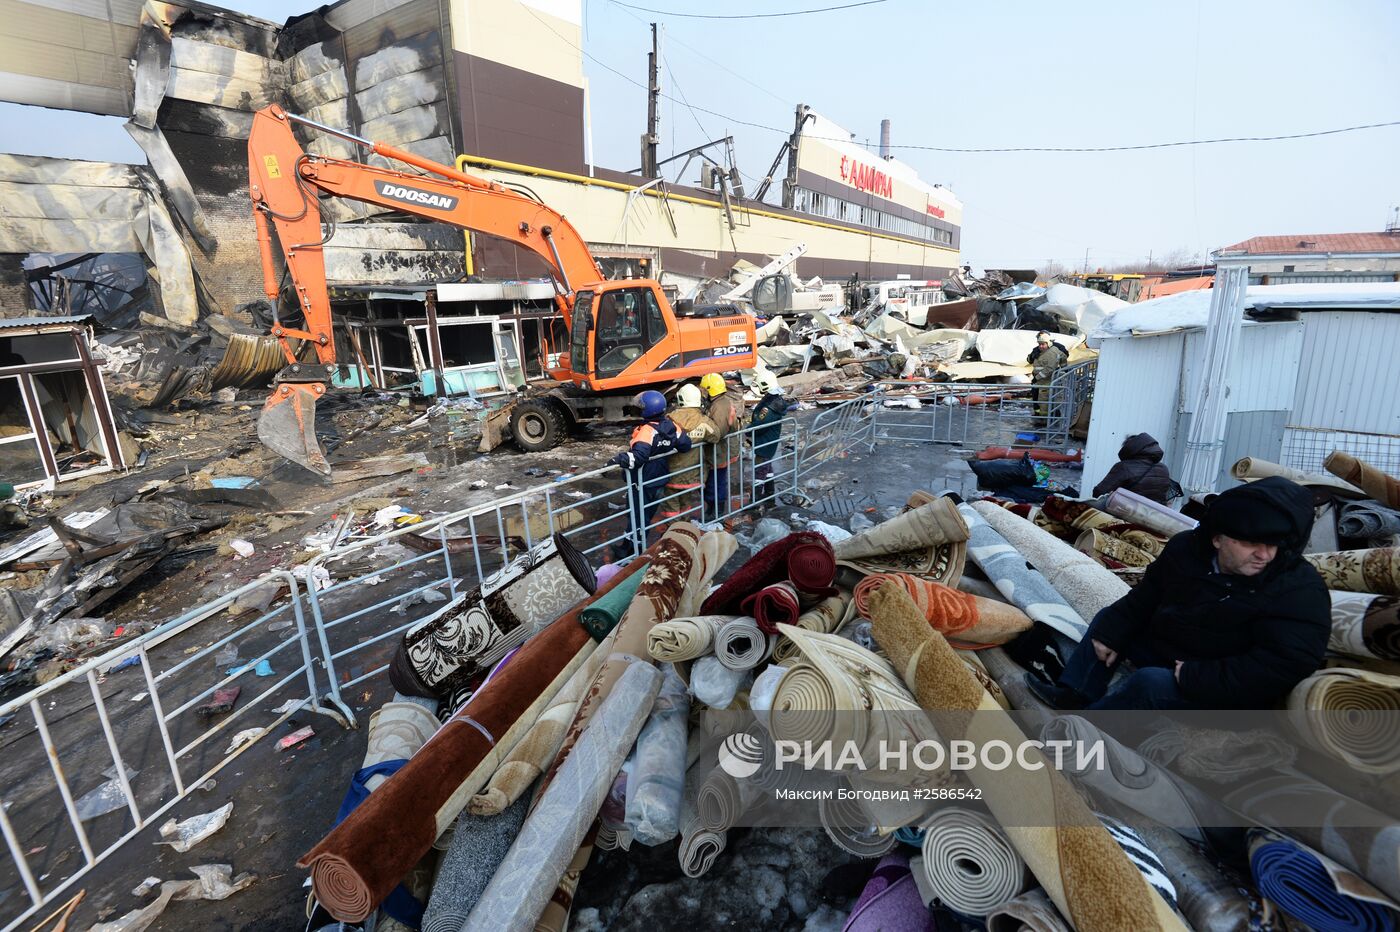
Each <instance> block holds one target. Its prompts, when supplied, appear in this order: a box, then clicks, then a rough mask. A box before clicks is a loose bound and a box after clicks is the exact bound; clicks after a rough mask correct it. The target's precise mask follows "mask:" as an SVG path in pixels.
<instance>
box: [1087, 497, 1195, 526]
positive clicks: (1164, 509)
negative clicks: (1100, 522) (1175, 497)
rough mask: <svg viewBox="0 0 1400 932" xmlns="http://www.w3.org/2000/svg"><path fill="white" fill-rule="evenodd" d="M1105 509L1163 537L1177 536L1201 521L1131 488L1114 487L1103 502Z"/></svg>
mask: <svg viewBox="0 0 1400 932" xmlns="http://www.w3.org/2000/svg"><path fill="white" fill-rule="evenodd" d="M1103 510H1104V511H1106V512H1108V513H1109V514H1111V515H1117V516H1118V517H1120V518H1122V519H1123V520H1124V521H1131V522H1132V523H1133V524H1136V525H1139V526H1141V527H1145V528H1147V529H1148V530H1149V531H1154V532H1156V533H1158V534H1161V535H1162V536H1163V537H1175V536H1176V535H1177V534H1180V533H1181V532H1182V531H1190V530H1193V529H1194V528H1195V527H1196V525H1197V524H1198V523H1199V522H1197V521H1196V519H1195V518H1188V517H1187V516H1186V515H1184V514H1182V513H1181V512H1179V511H1177V510H1176V509H1174V508H1171V507H1169V506H1167V505H1163V504H1162V503H1161V502H1155V501H1153V500H1152V499H1150V498H1147V497H1146V496H1144V495H1139V494H1137V493H1136V492H1133V491H1131V490H1129V489H1114V490H1113V491H1112V492H1111V493H1110V494H1109V496H1108V500H1107V501H1105V502H1104V503H1103Z"/></svg>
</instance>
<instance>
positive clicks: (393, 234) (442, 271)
mask: <svg viewBox="0 0 1400 932" xmlns="http://www.w3.org/2000/svg"><path fill="white" fill-rule="evenodd" d="M322 255H323V256H324V257H325V263H326V280H327V282H329V283H332V284H392V283H404V282H440V281H456V280H458V279H460V278H462V277H463V275H464V274H465V271H466V263H465V256H464V251H463V236H462V232H461V231H460V230H457V229H454V228H452V227H448V226H443V225H441V224H436V223H359V224H347V225H345V226H339V227H337V228H336V231H335V236H334V237H332V238H331V241H330V242H329V243H327V244H326V246H325V248H324V249H322Z"/></svg>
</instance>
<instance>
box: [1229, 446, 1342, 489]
mask: <svg viewBox="0 0 1400 932" xmlns="http://www.w3.org/2000/svg"><path fill="white" fill-rule="evenodd" d="M1333 455H1334V456H1335V455H1336V454H1333ZM1342 455H1343V456H1345V455H1346V454H1342ZM1330 471H1331V472H1332V473H1333V475H1332V476H1328V475H1324V474H1322V473H1315V472H1304V471H1303V470H1301V469H1294V468H1293V467H1291V466H1283V465H1280V464H1279V463H1271V462H1269V461H1268V460H1261V459H1259V458H1258V457H1253V456H1246V457H1244V458H1243V459H1241V460H1239V461H1238V462H1236V463H1235V465H1233V466H1231V467H1230V475H1232V476H1234V477H1235V478H1236V479H1267V478H1268V477H1269V476H1282V477H1283V478H1285V479H1288V480H1290V481H1292V482H1296V483H1298V484H1299V485H1302V486H1317V487H1320V488H1324V489H1333V490H1335V491H1338V492H1342V493H1344V494H1348V495H1360V494H1361V490H1360V489H1359V488H1357V487H1356V486H1355V485H1353V484H1352V483H1350V482H1348V481H1343V480H1340V479H1338V478H1334V477H1335V476H1336V471H1335V470H1330Z"/></svg>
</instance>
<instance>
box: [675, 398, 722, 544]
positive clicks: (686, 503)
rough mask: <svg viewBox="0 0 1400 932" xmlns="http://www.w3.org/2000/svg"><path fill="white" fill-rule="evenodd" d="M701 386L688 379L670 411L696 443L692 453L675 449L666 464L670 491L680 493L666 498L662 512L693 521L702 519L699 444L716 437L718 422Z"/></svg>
mask: <svg viewBox="0 0 1400 932" xmlns="http://www.w3.org/2000/svg"><path fill="white" fill-rule="evenodd" d="M703 404H704V402H703V400H702V397H701V391H700V387H699V386H697V385H696V384H694V383H693V382H687V383H686V384H684V385H682V386H681V387H680V391H678V392H676V409H675V410H674V411H672V412H671V420H673V421H675V422H676V426H677V427H679V428H680V429H681V430H682V431H684V432H685V433H686V434H687V435H688V436H689V437H690V440H691V442H692V443H693V444H694V446H692V447H691V449H690V452H689V453H676V454H673V455H672V456H671V459H670V461H669V462H668V463H667V464H666V466H667V468H668V469H669V470H670V471H671V474H670V475H669V476H667V477H666V491H667V493H668V495H672V494H675V493H677V492H679V493H681V494H680V495H678V496H677V497H676V498H674V499H670V500H669V501H667V503H666V504H667V505H668V506H669V507H668V508H666V509H664V510H663V512H662V514H663V515H664V516H666V517H671V518H675V517H681V518H685V519H687V520H690V521H700V520H702V518H701V514H700V488H701V482H700V452H701V451H700V445H701V444H702V443H708V442H711V441H713V440H714V439H715V433H716V432H715V424H714V421H711V420H710V419H709V418H708V417H706V416H705V411H704V409H703V407H702V406H703Z"/></svg>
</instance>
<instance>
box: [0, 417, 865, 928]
mask: <svg viewBox="0 0 1400 932" xmlns="http://www.w3.org/2000/svg"><path fill="white" fill-rule="evenodd" d="M879 401H880V396H879V395H875V394H872V395H869V396H865V397H862V398H858V399H853V400H851V401H848V402H844V403H843V404H841V405H839V406H837V407H834V408H831V409H827V410H823V411H820V412H818V413H816V414H815V415H813V416H811V417H810V418H808V419H805V420H804V421H799V420H797V419H796V418H793V417H785V418H783V419H781V420H780V421H775V422H774V423H772V424H767V425H762V426H759V427H748V428H745V429H744V430H741V431H737V432H735V433H733V434H731V435H730V436H729V437H728V438H726V440H725V441H722V442H720V443H717V444H706V445H703V446H701V448H700V451H699V453H700V455H699V456H698V457H696V458H695V460H694V462H682V464H681V465H680V466H679V467H678V468H672V469H671V470H670V471H669V472H668V473H666V474H665V475H663V476H660V477H656V478H655V479H654V480H653V481H652V482H649V483H645V484H643V483H641V482H640V481H639V480H638V479H637V478H636V477H629V476H628V474H627V473H625V472H624V471H623V470H621V469H620V468H619V467H613V466H607V467H603V468H601V469H594V470H590V471H588V472H584V473H580V474H577V475H573V476H570V477H568V478H567V479H565V480H563V481H559V482H554V483H546V484H543V485H540V486H537V487H535V488H532V489H527V490H524V491H521V492H518V493H516V494H513V495H511V496H508V497H506V498H502V499H498V500H495V501H492V502H490V503H487V504H483V505H477V506H473V507H469V508H465V509H462V510H460V511H457V512H453V513H452V514H449V515H444V516H441V517H437V518H434V519H432V520H430V521H426V522H423V523H420V524H416V525H412V526H409V527H406V528H400V529H397V530H393V531H389V532H387V533H384V534H381V535H379V536H377V537H374V538H371V539H369V540H364V541H358V542H355V543H352V544H349V545H347V546H341V547H338V548H336V549H335V550H332V551H331V552H329V553H325V554H321V555H319V556H317V557H315V558H314V559H312V560H310V561H309V562H308V563H306V564H304V565H303V566H301V567H298V568H297V571H296V572H295V573H292V572H288V571H286V570H278V571H276V572H272V573H269V574H267V575H265V576H262V577H260V578H258V579H256V580H253V581H252V582H249V583H248V584H247V585H244V586H242V587H240V588H238V589H236V590H234V591H232V592H229V593H227V594H225V595H223V596H221V597H219V598H218V599H215V600H214V601H211V602H208V603H206V604H204V605H201V606H199V607H197V608H193V609H191V610H189V611H187V612H185V613H184V614H182V615H180V616H179V617H177V618H174V619H172V620H170V621H169V622H166V623H164V624H162V625H161V626H159V627H158V628H156V629H155V630H153V631H150V632H148V633H147V634H144V635H142V636H141V637H139V638H136V639H135V640H133V641H130V642H128V643H127V644H124V645H122V646H121V647H119V648H116V649H115V650H113V651H110V652H108V653H106V654H103V655H102V656H100V657H97V658H94V659H92V660H89V661H86V662H85V663H83V664H81V665H80V666H78V667H77V668H75V669H73V670H70V671H68V672H66V673H64V674H62V675H61V676H58V677H56V678H54V679H52V680H50V681H48V682H46V683H44V684H43V685H41V686H39V687H37V688H36V689H33V690H31V691H29V692H28V693H26V694H25V695H23V696H19V697H17V698H15V699H12V700H10V701H9V702H6V703H4V704H3V705H0V721H4V717H5V716H11V715H13V716H15V717H16V718H15V720H14V721H12V722H11V723H10V728H8V729H6V733H5V737H6V738H8V741H7V742H6V743H5V744H0V748H4V747H9V748H11V753H10V754H8V755H5V756H4V757H3V758H0V788H3V789H0V796H3V799H0V834H3V835H4V839H5V846H6V848H7V850H8V851H9V854H10V860H11V863H12V864H13V867H14V870H13V873H12V874H9V875H7V874H5V873H3V872H0V922H4V923H5V925H4V926H3V929H0V932H11V930H14V929H16V928H17V927H18V926H19V925H20V924H21V923H23V922H24V921H25V920H27V919H31V918H32V917H33V916H34V915H36V913H37V912H38V911H39V910H40V909H42V908H43V907H44V906H46V905H49V904H52V903H54V902H55V901H56V900H57V899H58V898H59V897H60V896H62V895H63V894H64V893H65V892H66V891H68V890H70V889H71V888H72V887H73V885H74V884H75V883H77V881H78V880H79V879H81V878H82V877H83V876H84V875H86V874H87V873H88V872H89V871H91V870H92V869H93V868H94V867H95V866H97V865H98V864H99V863H101V862H102V861H103V860H104V859H106V858H108V857H110V856H111V855H112V854H113V853H115V852H116V851H118V850H120V849H121V847H122V846H123V845H125V844H126V843H127V842H128V841H130V840H131V839H132V838H134V837H135V836H136V835H137V834H139V833H140V832H141V831H143V830H144V829H146V828H148V827H150V826H151V825H152V824H153V823H155V822H156V821H157V820H158V819H161V818H162V817H164V816H165V815H166V814H167V813H169V812H170V810H171V809H172V808H173V807H174V806H175V805H176V804H178V803H179V802H180V801H181V800H183V799H185V798H186V797H188V796H189V795H190V794H191V793H192V792H194V791H195V790H196V789H197V788H199V787H200V786H201V785H203V784H204V783H205V782H206V781H207V780H209V779H210V778H211V777H212V776H214V775H215V774H217V773H218V772H219V771H220V770H222V769H223V768H224V767H227V766H228V764H229V763H231V762H232V761H233V760H235V759H237V758H238V757H240V756H241V755H243V754H245V753H246V752H247V751H249V749H251V748H253V747H255V746H258V745H260V744H262V743H264V742H263V741H262V739H263V738H265V737H267V736H268V735H270V734H272V733H273V730H274V728H275V727H276V726H277V725H279V724H281V723H282V722H284V721H286V720H287V718H288V717H290V716H291V715H293V714H294V713H295V712H297V711H298V710H300V709H304V708H305V709H310V710H312V711H316V712H319V713H322V714H326V715H330V716H332V717H334V718H335V719H336V720H337V721H339V722H340V723H341V724H343V725H345V726H346V727H356V725H357V722H356V717H355V714H354V710H353V708H352V707H351V705H350V703H348V702H346V701H345V700H344V699H343V698H342V692H343V691H345V690H347V689H349V688H350V687H352V686H355V685H356V684H359V683H362V682H364V681H366V680H368V679H370V678H371V677H374V676H376V675H378V674H380V673H381V672H383V671H384V670H385V668H386V666H387V664H388V662H389V660H390V659H391V657H392V653H393V650H394V648H395V647H396V646H397V643H398V640H399V636H400V635H402V634H403V633H404V632H405V631H407V630H408V629H409V628H412V627H413V626H415V625H417V624H419V623H421V622H422V620H423V619H424V618H425V617H427V616H428V615H431V614H433V613H435V612H437V611H441V610H443V609H451V608H452V607H453V606H454V604H456V603H459V602H460V601H463V600H465V599H466V597H467V596H468V595H469V592H470V590H471V588H472V587H473V586H474V585H476V583H477V582H478V581H480V580H481V579H482V578H484V577H485V576H487V575H489V574H490V573H492V572H494V571H496V570H498V569H500V568H501V567H503V566H505V565H506V564H507V563H508V562H510V561H511V560H513V559H514V558H516V557H518V556H520V555H521V554H523V553H525V552H526V551H528V550H529V549H530V548H532V547H534V546H535V545H537V544H539V543H540V542H542V541H544V540H546V539H548V538H549V536H550V535H552V534H554V533H556V532H559V533H562V534H563V535H564V536H565V537H566V538H567V539H568V540H569V541H570V543H572V544H574V545H575V546H577V547H578V548H579V549H580V550H582V551H583V552H585V553H587V554H589V555H590V556H591V557H592V558H593V559H594V561H595V562H597V561H599V560H607V561H617V560H624V559H627V558H630V557H633V556H636V555H637V554H640V553H641V552H642V550H644V549H645V547H646V545H647V540H648V537H654V536H655V535H656V534H657V533H658V532H659V531H660V529H661V528H662V527H663V526H664V525H666V524H668V523H669V522H671V521H673V520H677V519H687V520H693V521H700V522H714V521H723V520H726V519H729V518H733V517H734V516H736V515H739V514H741V513H743V512H745V511H749V510H751V509H754V508H756V507H758V506H762V505H765V504H769V503H771V502H774V501H776V500H778V499H779V498H780V497H781V496H783V495H785V494H787V493H789V492H793V491H797V490H798V489H799V488H800V485H801V483H802V481H803V480H804V479H805V477H807V476H809V475H810V474H811V473H812V471H813V470H815V469H818V468H820V467H821V466H822V465H823V464H825V463H828V462H831V461H832V460H833V459H836V458H839V457H840V456H842V455H844V454H845V453H847V452H848V451H850V450H853V449H857V448H859V447H865V448H866V449H870V448H871V446H872V445H873V443H874V439H875V432H874V428H875V423H876V422H875V416H874V414H875V411H876V409H877V407H878V405H879ZM668 465H669V464H668ZM707 491H708V493H709V494H707ZM648 506H654V508H655V511H654V514H652V515H647V514H646V512H647V511H648V510H649V508H648ZM274 584H276V585H279V586H282V587H285V588H286V590H287V597H286V599H285V601H284V602H281V604H278V605H277V607H275V608H271V609H269V610H267V611H265V612H263V613H261V614H259V615H258V616H257V617H256V618H255V619H254V620H253V621H250V622H247V623H242V624H239V625H238V626H237V628H236V629H235V630H233V631H232V632H230V633H227V634H224V635H222V636H219V637H217V638H216V639H215V640H214V642H213V643H211V644H209V645H207V646H203V647H200V648H199V649H197V650H193V651H192V652H191V653H189V654H188V655H186V654H184V653H183V652H182V651H181V646H182V645H181V644H180V642H179V641H178V640H177V637H176V636H177V635H179V634H181V633H183V632H185V631H186V630H188V629H190V628H191V627H193V626H195V625H198V624H200V623H201V622H204V621H206V620H210V619H212V618H215V617H217V616H219V615H220V614H222V613H225V612H226V610H227V609H228V608H229V606H231V605H233V604H234V603H235V602H237V601H238V600H239V599H240V597H242V596H245V595H249V594H250V593H253V592H254V591H256V590H259V589H263V587H266V586H269V585H274ZM230 648H237V650H236V651H231V650H230ZM132 658H135V659H134V660H132ZM264 662H265V663H264ZM128 664H129V665H128ZM260 664H263V666H262V667H261V669H259V665H260ZM138 667H139V670H140V675H139V678H137V676H136V672H137V668H138ZM264 682H267V683H268V684H269V685H267V686H266V687H263V686H262V684H263V683H264ZM231 686H240V687H241V688H242V689H243V690H244V692H245V693H247V692H255V691H256V692H257V695H255V696H253V697H252V698H245V697H243V696H240V697H239V702H238V704H237V707H236V708H235V709H234V710H233V711H231V712H229V713H227V714H225V715H222V716H221V717H220V718H219V719H218V723H217V724H215V725H212V726H211V725H207V722H208V721H209V718H208V717H206V716H204V715H201V713H200V706H201V705H202V704H206V703H208V702H209V701H210V700H211V699H212V698H213V697H214V695H215V693H216V692H218V691H219V690H221V689H225V688H228V687H231ZM136 690H139V692H135V694H132V693H133V691H136ZM89 696H90V698H91V702H88V697H89ZM278 700H285V701H283V702H282V704H281V705H278V706H274V702H276V701H278ZM118 702H120V703H122V704H121V705H115V704H114V703H118ZM46 709H47V711H46ZM114 713H119V714H114ZM268 716H271V717H270V718H267V717H268ZM26 717H27V718H28V719H30V720H32V726H33V727H32V729H30V730H21V731H14V730H13V729H16V728H20V727H21V726H22V725H23V724H24V720H25V718H26ZM240 723H241V724H242V725H244V726H246V728H247V729H248V730H249V732H250V733H249V734H248V735H245V736H243V739H244V740H243V741H242V743H237V742H233V741H231V742H230V745H229V746H228V747H227V748H224V747H223V746H222V745H223V738H225V737H227V738H230V739H232V738H233V736H234V735H235V734H236V730H235V728H234V727H233V726H234V725H235V724H240ZM153 726H154V727H153ZM0 740H4V738H0ZM104 743H105V745H106V748H107V751H108V754H107V755H94V754H92V753H91V750H92V748H94V747H100V746H101V745H102V744H104ZM40 759H45V760H47V761H48V764H49V766H48V768H47V770H36V769H34V767H33V763H34V762H35V761H37V760H40ZM108 759H110V762H111V769H110V770H109V771H107V772H106V773H103V772H102V770H101V768H102V767H103V766H104V762H105V761H106V760H108ZM4 761H9V762H10V763H9V765H8V766H7V765H6V764H5V763H4ZM128 761H135V762H138V763H140V764H141V767H140V768H139V769H137V770H133V769H132V768H131V767H130V765H129V764H128ZM151 762H156V763H155V764H152V763H151ZM26 763H27V764H28V766H29V769H28V770H25V769H24V767H25V765H26ZM87 787H92V788H94V789H97V788H104V789H105V791H106V792H105V793H104V794H99V795H103V796H104V798H106V799H107V800H108V801H109V803H110V804H113V809H112V810H106V809H104V812H106V811H111V812H112V813H113V814H110V815H94V814H93V810H90V809H88V808H86V804H84V803H83V802H82V801H83V799H84V795H83V793H82V792H75V788H76V789H78V790H79V791H82V790H83V789H84V788H87ZM99 808H101V807H99ZM121 808H125V809H126V812H125V813H124V814H123V815H122V820H121V821H120V822H118V821H117V820H116V816H115V810H117V809H121ZM75 844H76V846H77V848H78V849H79V850H80V852H81V861H80V862H70V861H68V859H69V858H71V856H72V849H73V846H74V845H75ZM17 892H18V893H19V894H20V895H19V896H16V897H15V898H14V899H11V896H10V895H11V894H15V893H17ZM21 898H22V901H23V902H27V903H28V905H27V906H26V907H25V908H24V909H23V910H22V911H20V912H19V913H18V914H17V915H15V916H14V917H13V918H9V919H7V918H6V915H7V914H8V913H9V912H10V909H8V908H7V906H8V904H9V903H11V902H13V903H19V902H21Z"/></svg>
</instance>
